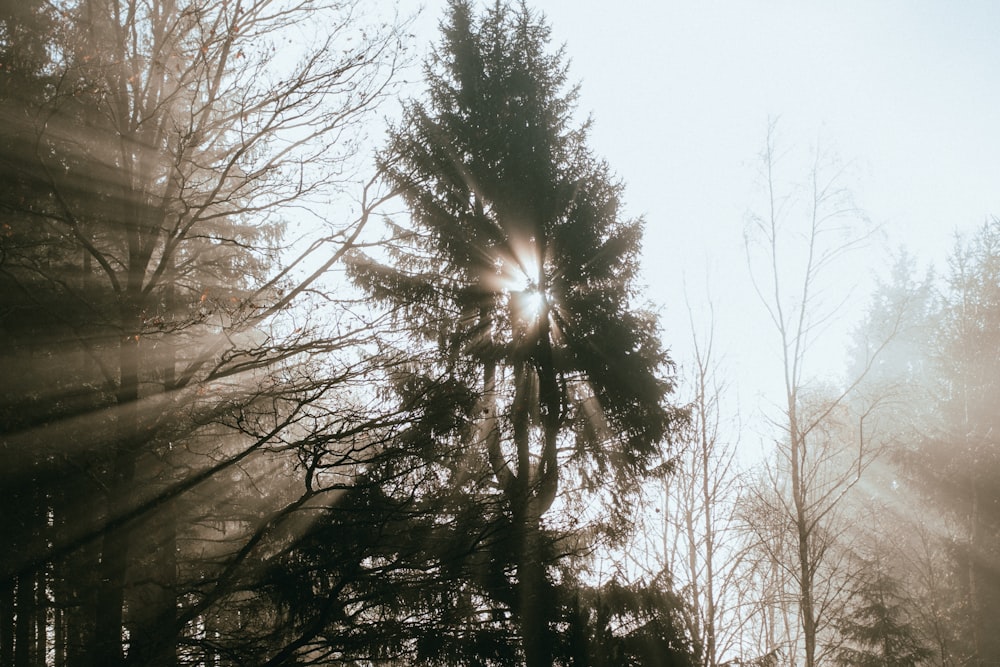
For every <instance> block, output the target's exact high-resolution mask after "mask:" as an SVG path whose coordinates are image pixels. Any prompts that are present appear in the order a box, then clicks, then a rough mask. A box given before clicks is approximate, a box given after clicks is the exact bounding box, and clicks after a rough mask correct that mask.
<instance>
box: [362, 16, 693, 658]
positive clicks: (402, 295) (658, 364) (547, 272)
mask: <svg viewBox="0 0 1000 667" xmlns="http://www.w3.org/2000/svg"><path fill="white" fill-rule="evenodd" d="M548 39H549V29H548V27H547V26H546V25H545V24H544V22H543V21H542V20H540V19H539V18H538V17H537V16H536V15H534V14H533V13H532V12H531V11H530V10H529V9H528V8H527V7H526V6H525V5H524V4H519V5H514V6H510V5H507V4H503V3H498V4H496V5H494V6H492V7H491V8H489V9H487V10H486V11H485V12H484V14H483V15H482V16H481V17H476V16H474V14H473V11H472V7H471V4H470V3H469V2H465V1H463V0H455V1H454V2H451V3H450V5H449V14H448V18H447V20H446V22H445V23H444V26H443V41H442V43H441V45H440V47H439V48H438V50H437V51H436V52H435V54H434V56H433V57H432V58H431V60H430V62H429V63H428V66H427V68H426V76H427V80H428V94H427V99H426V101H425V102H413V103H411V104H410V105H409V106H408V107H407V111H406V114H405V118H404V122H403V124H402V125H401V126H400V127H399V128H397V129H395V130H394V131H393V132H392V138H391V141H390V144H389V146H388V148H387V149H386V150H385V151H384V152H383V154H382V158H381V164H382V168H383V171H384V174H385V176H386V178H387V180H388V181H389V182H390V183H391V184H392V185H393V187H394V188H396V189H398V190H400V191H401V193H402V195H403V197H404V199H405V201H406V204H407V206H408V207H409V210H410V217H411V221H410V223H409V224H408V225H394V226H393V231H394V232H395V238H396V245H395V246H394V248H393V252H392V255H391V260H392V263H391V264H390V265H386V264H381V263H378V262H376V261H375V259H374V258H358V259H357V260H356V262H355V265H354V271H355V276H356V278H357V280H358V282H359V284H361V285H362V286H363V287H364V288H365V289H366V290H367V291H368V292H369V293H370V294H371V295H372V296H373V297H374V298H375V299H377V300H378V301H379V302H380V303H383V304H385V305H387V306H390V307H392V308H394V309H396V310H397V312H398V313H399V314H400V315H401V316H402V317H403V318H405V319H406V321H408V322H409V323H410V326H411V328H412V336H413V338H412V342H411V343H409V344H410V345H411V346H414V347H415V348H418V349H428V348H429V349H430V350H431V352H432V355H431V356H432V358H431V361H429V362H428V363H427V365H425V366H424V367H423V369H422V370H421V373H420V375H421V376H422V377H425V378H440V379H441V380H446V381H447V382H449V383H458V384H460V385H461V386H463V387H464V388H465V390H466V391H467V392H468V394H469V395H471V396H474V397H475V399H476V400H475V403H474V407H473V408H472V409H469V410H468V411H467V412H466V415H465V419H466V420H467V423H468V427H467V429H466V433H465V434H464V438H465V441H466V442H467V443H471V444H474V445H475V446H476V448H477V449H478V451H480V452H481V455H482V456H483V457H484V458H483V459H481V460H482V461H483V463H484V464H485V465H488V469H489V471H490V472H491V475H492V480H491V483H492V485H493V488H494V489H495V492H496V493H498V494H499V497H500V499H501V500H502V508H503V509H502V512H503V515H504V516H506V517H507V520H508V521H509V523H510V526H511V527H510V531H511V532H510V535H511V542H510V543H509V546H510V549H511V551H510V553H511V554H512V557H513V559H514V563H513V568H512V571H511V572H509V574H508V575H507V576H508V577H509V579H508V583H509V585H510V586H511V588H512V590H513V591H514V596H513V602H512V605H511V610H512V611H513V613H514V614H515V616H516V619H517V627H518V631H519V635H520V639H521V651H522V652H523V657H524V660H525V661H526V663H527V664H528V665H550V664H552V659H553V654H554V646H555V639H554V636H553V633H554V630H555V626H554V620H555V613H556V610H555V609H554V608H553V606H552V599H553V595H552V594H551V591H552V590H553V581H552V580H551V577H550V575H549V572H548V568H549V564H550V562H549V560H550V558H554V557H555V556H554V555H553V553H552V549H551V541H550V540H549V539H548V538H547V535H546V531H545V526H546V524H547V522H548V521H550V520H551V519H549V520H547V519H546V516H547V514H548V513H549V510H550V509H551V508H553V506H554V504H555V503H556V501H557V498H558V499H559V502H560V504H561V505H562V506H564V507H570V506H571V505H572V504H573V503H576V502H581V501H582V499H581V498H580V497H575V498H574V497H570V496H569V495H566V494H563V495H562V496H560V493H559V491H560V488H561V485H562V488H565V485H567V484H572V485H574V486H576V487H577V488H578V489H579V490H580V491H593V492H597V491H600V492H601V493H603V494H606V495H609V496H613V497H615V498H614V499H616V500H620V498H619V497H620V496H625V495H628V494H629V493H630V492H631V489H634V488H635V487H636V485H635V484H634V480H636V479H640V478H641V477H642V476H643V474H644V471H645V467H646V464H647V463H648V462H649V461H651V460H653V459H654V457H655V456H656V455H657V454H658V452H659V449H660V446H661V445H662V443H663V442H664V441H665V440H666V439H667V438H668V437H669V435H670V432H671V428H672V427H673V425H674V424H675V423H676V422H677V420H678V419H679V416H680V415H679V412H678V411H677V410H676V409H674V408H672V407H670V406H669V405H668V404H667V402H666V399H667V396H668V394H669V393H670V391H671V390H672V387H673V383H672V379H671V377H670V375H669V371H670V359H669V357H668V355H667V353H666V352H665V351H664V350H663V349H662V347H661V344H660V342H659V338H658V335H657V334H658V332H657V328H656V323H655V320H654V318H653V317H652V316H651V315H649V314H648V313H645V312H643V311H640V310H638V309H635V308H633V307H632V300H633V298H634V287H633V279H634V276H635V271H636V257H637V253H638V250H639V239H640V232H641V224H640V223H639V222H637V221H630V222H625V221H622V220H621V219H620V217H619V216H620V214H619V197H620V193H621V186H620V185H619V184H617V183H615V182H614V181H613V179H612V178H611V175H610V173H609V170H608V167H607V166H606V165H605V164H603V163H601V162H599V161H598V160H596V159H595V158H594V157H593V156H591V155H590V153H589V152H588V150H587V148H586V143H585V142H586V126H585V125H584V126H581V127H574V126H573V111H574V103H575V97H576V94H575V90H574V89H568V90H567V89H566V69H565V66H564V64H563V57H562V53H561V52H556V53H549V52H547V50H546V49H547V42H548ZM441 442H442V444H443V443H445V442H447V441H446V440H445V439H444V438H441ZM472 470H473V472H471V473H470V474H472V476H473V477H475V472H474V471H475V468H473V469H472ZM605 507H606V508H607V510H608V511H610V512H611V517H610V519H609V521H608V522H607V525H608V527H609V528H615V527H616V522H618V521H620V520H622V519H624V518H625V512H624V508H625V507H626V506H625V505H624V504H622V503H620V502H619V503H617V504H616V503H609V504H608V505H607V506H605ZM616 508H617V509H616ZM579 516H580V517H581V518H586V516H587V515H586V514H584V513H582V512H581V513H580V515H579Z"/></svg>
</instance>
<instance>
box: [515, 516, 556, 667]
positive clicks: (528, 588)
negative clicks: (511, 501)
mask: <svg viewBox="0 0 1000 667" xmlns="http://www.w3.org/2000/svg"><path fill="white" fill-rule="evenodd" d="M526 505H528V507H525V508H524V509H523V510H522V511H520V512H516V513H515V516H517V515H520V516H517V518H516V520H517V532H518V535H517V542H518V544H517V549H518V559H517V577H518V581H517V600H518V622H519V625H520V631H521V642H522V649H523V650H524V664H525V667H552V653H553V646H552V635H551V631H550V629H549V620H550V619H549V616H550V614H549V613H548V611H549V610H548V602H549V599H550V596H549V592H548V581H547V579H546V576H545V564H544V562H543V558H542V553H541V549H540V539H541V533H540V529H539V524H538V518H537V517H536V516H534V512H533V511H532V510H531V509H530V505H533V503H530V502H529V503H526Z"/></svg>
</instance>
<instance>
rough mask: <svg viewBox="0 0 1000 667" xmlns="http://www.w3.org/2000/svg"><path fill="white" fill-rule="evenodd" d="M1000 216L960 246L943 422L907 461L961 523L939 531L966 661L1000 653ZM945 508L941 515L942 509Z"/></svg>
mask: <svg viewBox="0 0 1000 667" xmlns="http://www.w3.org/2000/svg"><path fill="white" fill-rule="evenodd" d="M998 280H1000V223H998V222H997V221H996V220H991V221H989V222H988V223H986V224H985V225H983V227H982V228H980V230H979V231H978V233H977V234H975V235H974V236H973V237H972V238H971V239H969V240H968V241H966V242H964V243H962V242H960V243H957V244H956V248H955V251H954V252H953V253H952V256H951V257H950V259H949V272H948V274H947V276H946V285H945V289H944V290H943V294H942V297H941V305H940V315H939V317H940V320H939V324H938V329H937V335H936V336H935V337H934V345H933V349H934V352H932V353H931V354H930V355H929V358H930V362H929V365H930V367H931V369H932V372H931V376H932V381H931V382H929V383H928V384H929V385H930V387H931V388H932V390H934V392H933V394H932V396H933V397H934V398H936V401H935V403H936V405H935V415H936V417H937V419H935V420H934V421H933V422H931V424H930V425H929V428H927V429H926V430H925V434H924V436H923V437H921V438H919V439H915V445H914V446H913V447H912V457H911V458H910V459H909V461H908V463H909V465H908V466H907V469H908V471H909V472H910V473H911V474H912V476H913V480H914V481H915V482H916V489H918V490H920V492H922V494H923V495H924V497H925V498H926V500H927V503H928V506H927V507H926V509H927V510H928V513H931V515H932V516H933V515H934V514H937V515H938V516H943V517H947V520H948V523H949V525H952V526H954V529H953V530H948V531H936V533H937V537H938V538H939V539H941V540H942V541H943V543H944V545H945V548H946V549H947V551H948V552H949V554H950V561H951V568H950V569H951V570H952V576H953V582H954V583H955V586H954V589H955V590H957V591H958V592H959V600H958V601H957V602H958V605H957V607H958V608H957V609H956V610H955V612H957V613H953V614H951V619H952V622H951V625H952V626H953V627H954V628H955V632H954V635H953V638H952V640H951V641H950V642H948V643H949V644H950V646H951V650H952V651H953V652H954V654H955V656H956V659H958V660H962V661H969V660H972V661H975V662H974V664H989V663H990V662H991V661H996V660H1000V640H998V639H997V638H996V637H995V633H994V632H992V625H991V622H992V619H993V618H995V617H996V614H997V613H998V611H997V610H998V609H1000V577H998V576H997V573H996V572H997V570H996V567H995V563H996V560H997V555H998V554H1000V542H998V540H997V539H996V536H997V534H998V527H1000V511H998V509H997V508H998V507H1000V488H998V486H997V483H996V471H997V470H998V466H1000V458H998V455H997V443H996V435H995V434H996V432H997V426H998V425H997V424H996V415H995V413H996V410H995V406H996V401H997V398H998V387H997V381H996V373H997V370H998V369H997V360H996V350H997V345H998V344H1000V340H998V338H997V331H998V330H1000V329H998V319H997V317H998V314H1000V291H998V289H997V285H998ZM938 513H939V514H938Z"/></svg>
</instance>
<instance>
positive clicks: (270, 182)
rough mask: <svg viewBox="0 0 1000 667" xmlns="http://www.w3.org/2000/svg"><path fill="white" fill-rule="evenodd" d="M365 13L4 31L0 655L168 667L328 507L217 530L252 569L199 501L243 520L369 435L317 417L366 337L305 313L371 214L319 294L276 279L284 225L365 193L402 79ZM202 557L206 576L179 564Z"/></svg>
mask: <svg viewBox="0 0 1000 667" xmlns="http://www.w3.org/2000/svg"><path fill="white" fill-rule="evenodd" d="M354 4H356V3H346V4H344V5H342V6H341V5H337V4H325V3H322V2H312V1H306V2H301V3H284V2H277V1H271V0H247V1H237V2H233V3H221V4H212V3H208V4H206V3H203V2H196V1H193V0H191V1H187V0H182V1H179V2H174V1H166V0H164V1H160V0H155V1H153V2H135V1H131V0H121V1H119V0H78V1H73V2H65V3H58V4H48V3H46V4H40V3H31V4H30V6H26V7H27V8H26V9H25V10H23V11H20V12H14V11H11V12H9V13H5V14H4V15H3V16H0V20H2V22H3V28H4V30H3V40H4V44H3V47H4V49H5V50H6V51H8V52H16V53H17V54H20V55H18V57H16V58H11V59H7V58H5V62H4V65H5V66H4V70H3V72H2V74H0V76H2V78H3V85H2V87H0V90H2V94H3V99H2V100H0V103H2V104H3V107H4V111H5V113H4V117H5V119H6V120H5V125H4V128H3V130H2V135H3V136H2V143H3V145H4V148H5V150H4V154H3V158H2V161H0V171H2V178H3V180H4V182H6V183H10V184H12V186H11V188H9V189H8V190H5V192H4V194H3V196H2V201H0V211H2V215H3V227H2V228H3V230H4V231H3V234H2V238H0V243H2V248H0V250H2V252H0V274H2V275H0V279H2V281H3V283H2V287H0V292H2V294H3V302H2V308H3V311H4V318H3V322H4V328H3V334H2V335H3V340H4V345H3V354H4V355H5V358H4V366H5V368H10V369H11V370H12V371H14V372H12V373H10V374H7V377H6V378H5V386H4V387H3V396H4V404H3V418H4V423H3V447H2V457H3V460H2V463H0V467H2V469H3V475H4V479H3V485H4V487H5V488H10V489H14V490H15V491H14V493H12V494H11V496H10V497H9V498H5V507H4V515H5V516H4V526H5V528H6V527H8V526H11V525H12V524H18V521H17V520H16V519H12V518H11V517H12V516H14V515H15V511H16V510H18V509H20V508H18V507H17V506H16V504H17V505H19V504H21V503H22V501H24V500H26V498H27V497H26V496H25V494H29V493H30V494H31V497H30V501H31V504H30V507H29V508H28V509H27V512H26V515H27V516H26V518H25V520H24V521H22V522H20V524H19V525H15V526H14V530H13V531H12V539H13V541H14V543H15V544H17V546H18V549H16V551H14V552H12V553H10V554H5V557H4V559H3V563H2V565H3V569H2V574H0V577H2V580H3V581H4V582H5V583H4V587H3V594H4V600H5V605H7V606H9V605H11V604H12V605H13V606H14V607H15V608H16V611H15V612H14V613H13V614H11V613H8V611H6V610H5V611H4V614H3V615H4V618H3V619H2V621H3V623H4V632H3V633H2V634H0V640H2V644H3V646H2V653H3V654H4V655H6V654H8V653H13V654H17V658H16V660H17V661H18V662H19V663H21V664H29V663H32V662H34V663H38V662H40V661H43V660H44V659H45V656H44V650H42V649H44V647H45V646H44V642H45V637H46V632H47V630H48V628H49V627H50V626H52V629H53V632H54V635H55V637H56V640H55V643H56V647H55V651H56V654H57V656H58V658H57V659H58V660H64V659H65V660H66V661H67V663H68V664H95V665H97V664H99V665H117V664H122V663H123V661H124V660H126V659H127V660H128V661H129V662H130V663H132V664H151V665H152V664H172V663H174V662H175V661H176V651H177V644H179V643H182V642H181V639H180V638H181V637H183V636H184V634H185V633H188V632H190V628H191V627H193V626H195V625H197V624H199V623H202V622H203V621H204V619H205V617H206V615H211V609H212V607H213V605H217V604H219V603H220V601H223V600H225V599H226V595H227V591H231V590H232V589H233V587H234V586H235V584H234V581H235V580H237V579H238V578H239V577H238V576H237V573H239V574H240V575H241V576H242V575H243V574H245V570H244V569H243V567H245V566H246V565H247V563H248V561H252V560H254V559H253V558H252V557H253V556H257V555H259V549H261V548H262V545H270V546H272V547H273V545H274V544H275V541H276V540H278V537H277V534H278V533H280V532H281V531H280V530H278V524H280V523H281V521H280V520H281V518H282V517H285V518H287V516H288V514H289V513H291V512H292V511H293V510H295V509H296V508H301V507H302V506H303V504H304V503H306V501H307V500H309V499H310V498H312V499H314V498H315V496H316V491H315V490H314V489H309V488H306V489H305V490H302V493H301V494H299V493H296V491H297V490H301V489H302V487H303V481H306V482H308V479H306V480H303V479H302V476H300V475H296V476H295V477H294V479H295V481H294V482H290V483H289V488H285V489H283V490H282V491H283V493H276V494H274V495H273V496H271V497H270V498H267V500H270V501H273V502H274V503H275V504H276V505H277V507H274V506H272V507H268V508H267V509H262V508H260V507H259V506H258V508H259V509H260V514H259V515H258V516H256V517H245V516H244V517H240V518H238V517H235V516H232V515H230V516H227V517H224V518H220V517H216V520H218V521H219V522H220V524H226V523H227V522H228V523H230V524H232V525H238V526H240V527H241V530H240V531H238V535H239V536H240V538H241V541H240V543H239V544H238V546H235V547H234V546H233V545H232V544H225V542H227V541H228V540H222V539H220V538H221V535H220V534H219V533H221V532H222V531H221V530H220V531H215V530H214V529H202V526H201V524H200V522H201V521H202V520H204V518H205V517H206V515H210V514H211V513H212V511H213V509H215V508H213V507H212V505H211V504H209V503H210V502H212V501H211V500H209V499H208V498H206V497H205V496H200V495H199V491H204V490H205V489H206V488H208V487H214V488H215V490H216V491H218V490H220V489H225V491H226V493H225V494H224V495H223V496H218V495H217V496H216V498H215V500H214V502H219V499H220V498H221V497H226V496H229V497H232V495H233V494H234V491H233V488H232V487H230V488H226V487H227V485H226V484H224V483H223V482H222V479H223V475H222V474H221V473H225V475H227V476H228V479H229V481H230V482H231V483H232V482H233V480H234V479H243V480H244V481H247V480H253V479H254V478H255V477H256V476H258V475H260V474H261V473H262V469H265V468H266V467H267V464H266V463H265V461H264V459H267V460H268V461H270V465H271V466H272V469H273V468H278V469H282V468H284V469H285V470H292V469H294V468H295V458H296V457H295V450H296V449H299V448H304V447H305V446H306V445H307V444H310V443H311V444H313V446H319V445H318V444H317V443H323V442H325V443H326V444H327V445H329V446H330V447H332V446H333V445H332V443H333V442H334V441H336V440H338V439H342V438H344V437H346V436H344V435H343V434H344V432H345V431H349V430H351V429H353V428H357V427H358V422H362V423H363V422H367V421H368V419H369V418H368V417H365V418H363V419H361V418H358V419H354V423H352V424H351V425H350V427H349V428H348V427H347V426H346V425H345V421H348V420H345V419H343V418H340V417H338V416H337V412H336V411H334V410H332V409H331V405H330V403H329V402H324V401H326V400H327V399H328V397H329V395H330V394H331V393H332V392H333V391H334V390H333V389H332V388H331V387H337V386H339V387H340V388H342V389H345V392H344V393H345V394H346V393H347V390H346V387H348V386H349V384H350V383H349V382H347V380H349V379H351V378H352V377H354V375H355V374H356V373H357V372H359V371H358V368H357V367H355V368H352V369H349V370H347V371H343V370H339V371H335V370H334V368H333V367H335V366H337V364H336V363H333V364H330V365H325V366H323V367H321V363H320V362H318V361H316V357H315V356H314V355H319V354H321V353H331V352H332V351H335V350H345V349H348V348H350V347H351V346H353V345H355V344H356V345H358V346H359V347H360V346H361V345H362V343H363V342H365V341H364V340H363V339H364V338H365V337H366V336H368V335H370V330H368V329H367V328H366V327H365V325H364V324H363V323H360V324H359V323H357V322H353V323H352V322H350V321H348V320H346V319H345V320H344V321H343V322H342V323H341V324H343V325H344V326H345V327H346V328H344V329H343V330H341V331H333V328H334V327H329V328H324V327H320V326H319V324H317V323H315V322H314V321H311V320H309V319H305V318H303V317H302V316H301V315H300V314H299V315H297V314H296V311H295V310H294V309H293V308H292V305H293V304H295V303H301V302H302V301H303V300H305V299H307V298H308V297H309V288H310V287H312V286H315V285H316V281H317V279H318V277H319V276H321V275H322V274H323V273H324V271H325V270H326V269H328V268H329V267H330V266H332V265H333V264H334V263H335V262H336V261H337V259H339V258H340V257H341V256H342V255H343V253H344V252H345V250H346V248H347V246H349V245H350V244H351V243H352V242H353V240H354V239H355V238H356V236H357V234H358V233H359V231H360V227H361V226H363V224H364V221H365V220H366V219H367V217H368V215H369V212H370V208H371V206H372V204H373V202H372V201H370V196H369V195H368V194H366V197H369V198H368V199H365V200H364V201H363V202H362V205H361V210H360V211H359V215H358V218H357V221H356V222H355V223H346V222H345V224H343V225H340V224H333V225H330V227H331V229H330V230H329V231H330V235H329V237H328V238H327V239H326V240H323V239H318V240H317V241H316V243H315V244H314V246H313V247H312V248H311V249H310V250H309V253H310V254H311V255H312V256H315V255H316V254H317V253H327V255H328V258H327V259H325V260H324V261H322V262H321V263H320V264H321V266H320V267H319V268H317V269H315V270H311V271H308V272H306V273H305V274H304V275H303V274H301V269H300V267H301V266H302V263H297V264H295V265H294V266H285V267H282V266H281V263H282V256H283V255H284V254H286V253H285V251H286V249H285V248H284V247H283V242H282V236H281V232H282V229H283V227H284V225H285V223H286V222H287V221H288V220H289V218H290V217H291V216H298V217H299V219H300V220H301V218H302V216H305V215H306V213H304V212H307V211H309V210H310V208H311V207H314V206H319V204H320V203H321V202H323V201H324V200H325V199H328V198H329V197H332V196H334V195H336V194H337V192H338V190H339V189H340V188H341V187H343V186H346V185H347V181H345V180H344V179H343V178H341V177H340V174H342V173H343V172H344V170H345V169H347V168H348V167H350V165H351V162H352V160H353V158H354V151H355V145H354V144H353V143H352V142H351V141H349V140H348V137H349V136H350V135H351V133H352V132H353V131H354V130H355V129H356V128H357V127H358V124H359V123H360V122H361V120H362V119H363V118H364V117H365V116H366V114H367V112H368V111H370V110H371V109H372V108H373V107H374V105H375V104H376V103H377V102H378V100H379V98H380V97H381V96H382V95H383V93H384V90H385V86H386V85H387V83H388V81H389V80H390V77H391V75H392V72H393V70H394V68H395V59H396V57H397V54H398V39H397V36H396V35H395V33H394V31H393V29H392V26H382V27H381V28H376V30H374V31H372V32H369V33H367V34H364V33H363V32H362V29H361V25H360V23H358V22H356V21H358V19H357V18H356V17H353V18H352V16H353V13H352V11H353V8H354ZM10 6H11V5H10V3H7V4H5V5H4V7H5V9H6V8H8V7H10ZM310 26H311V27H312V28H310ZM310 29H314V30H315V34H312V35H311V36H312V37H315V40H312V39H297V40H294V41H293V40H292V37H294V36H298V37H300V38H301V37H303V36H304V35H303V32H305V33H308V32H309V31H310ZM355 31H357V34H356V35H351V34H350V33H353V32H355ZM341 37H343V38H344V39H343V40H341ZM349 37H355V38H356V39H354V41H353V44H354V46H344V45H346V44H350V43H352V42H351V41H350V39H348V38H349ZM279 44H281V45H282V51H283V53H285V54H287V56H288V57H287V58H275V57H274V56H275V53H276V52H277V50H278V46H279ZM290 44H300V45H301V44H305V45H306V46H303V47H301V48H298V49H296V48H293V47H291V46H289V45H290ZM293 211H294V213H293ZM309 216H310V217H311V219H312V220H313V221H314V222H315V221H317V220H319V219H320V216H319V215H318V214H317V213H316V212H314V213H311V214H309ZM296 271H299V272H300V273H299V275H300V276H301V277H298V278H296V277H295V276H296ZM296 320H297V321H296ZM303 320H304V321H303ZM296 325H297V326H296ZM355 327H356V328H355ZM353 354H354V357H353V358H355V359H356V358H357V356H356V352H355V353H353ZM346 355H347V353H345V359H346V358H347V356H346ZM310 357H312V360H310ZM331 378H332V379H331ZM345 378H346V379H345ZM341 400H346V399H341ZM342 414H343V413H342ZM352 419H353V418H352ZM310 421H311V422H314V423H315V424H316V425H315V427H314V429H313V431H312V433H308V434H307V433H306V432H305V431H304V429H303V425H304V424H305V423H307V422H310ZM305 477H306V478H308V475H305ZM36 481H37V482H40V484H35V482H36ZM304 486H306V487H308V483H307V484H305V485H304ZM296 487H298V488H296ZM196 501H197V502H196ZM264 504H265V505H266V504H267V503H266V502H265V503H264ZM182 517H183V518H186V519H189V520H190V521H189V522H185V521H184V520H183V519H182ZM207 543H215V545H216V548H215V549H213V550H211V551H212V557H211V558H210V559H203V558H201V557H200V556H199V555H198V554H199V549H198V548H195V549H193V550H192V552H185V550H184V549H183V547H182V545H185V544H187V545H190V544H197V545H199V546H200V547H202V549H201V553H202V554H203V553H204V547H205V545H206V544H207ZM223 545H224V546H223ZM178 559H181V561H180V562H179V560H178ZM209 561H212V562H211V564H209ZM220 562H221V563H222V564H220ZM210 582H211V583H210ZM241 584H242V585H246V581H242V582H241ZM50 590H51V595H52V596H54V597H55V598H56V599H54V600H53V599H50V598H49V595H50ZM10 600H13V602H10ZM49 610H54V611H53V614H54V618H55V619H56V620H54V621H49V620H47V619H48V618H49V616H48V615H47V614H48V613H49ZM30 619H36V620H35V621H34V627H33V628H32V627H29V624H28V622H29V620H30ZM11 625H13V627H14V628H15V630H14V633H13V634H14V635H16V636H11V635H9V634H7V629H8V628H9V627H11ZM32 633H34V635H35V636H34V638H32V637H30V636H29V635H31V634H32ZM126 636H127V637H129V639H128V640H127V641H126V639H125V637H126ZM194 639H196V638H194ZM192 641H193V639H192Z"/></svg>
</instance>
